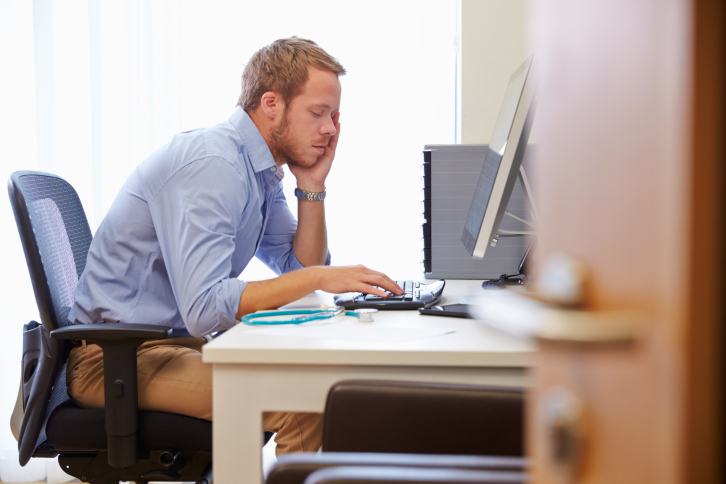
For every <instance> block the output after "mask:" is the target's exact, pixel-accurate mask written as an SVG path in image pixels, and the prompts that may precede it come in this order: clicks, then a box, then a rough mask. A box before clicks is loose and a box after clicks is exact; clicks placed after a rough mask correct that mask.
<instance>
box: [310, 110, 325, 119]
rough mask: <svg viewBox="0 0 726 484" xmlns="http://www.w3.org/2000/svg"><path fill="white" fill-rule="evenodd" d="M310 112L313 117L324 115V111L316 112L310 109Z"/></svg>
mask: <svg viewBox="0 0 726 484" xmlns="http://www.w3.org/2000/svg"><path fill="white" fill-rule="evenodd" d="M310 114H312V115H313V117H315V118H319V117H320V116H322V115H323V113H316V112H315V111H310Z"/></svg>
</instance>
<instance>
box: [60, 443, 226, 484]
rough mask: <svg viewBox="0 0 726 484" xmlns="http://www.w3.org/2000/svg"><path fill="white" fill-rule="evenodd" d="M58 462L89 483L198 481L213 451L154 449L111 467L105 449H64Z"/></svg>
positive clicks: (69, 471) (66, 470) (210, 462)
mask: <svg viewBox="0 0 726 484" xmlns="http://www.w3.org/2000/svg"><path fill="white" fill-rule="evenodd" d="M58 462H59V464H60V466H61V468H62V469H63V470H64V471H65V472H66V473H67V474H70V475H72V476H74V477H77V478H78V479H80V480H81V481H84V482H90V483H99V484H106V483H118V482H119V481H136V482H148V481H197V480H198V479H199V478H200V476H204V475H206V474H207V473H208V472H209V470H210V469H211V465H212V454H211V453H210V452H206V451H186V452H172V451H154V452H151V453H149V455H148V456H147V457H146V458H144V459H140V460H138V461H137V462H136V463H135V464H134V465H132V466H130V467H126V468H123V469H115V468H113V467H110V466H109V465H108V454H107V453H106V452H96V453H87V452H64V453H62V454H61V455H60V456H59V457H58Z"/></svg>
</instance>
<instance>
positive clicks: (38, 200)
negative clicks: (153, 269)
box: [8, 171, 269, 483]
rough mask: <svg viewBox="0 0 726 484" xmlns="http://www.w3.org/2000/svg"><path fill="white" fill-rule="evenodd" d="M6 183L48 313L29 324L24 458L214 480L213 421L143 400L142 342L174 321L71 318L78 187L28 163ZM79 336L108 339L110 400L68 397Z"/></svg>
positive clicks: (79, 222)
mask: <svg viewBox="0 0 726 484" xmlns="http://www.w3.org/2000/svg"><path fill="white" fill-rule="evenodd" d="M8 191H9V194H10V202H11V205H12V208H13V212H14V214H15V221H16V223H17V226H18V231H19V233H20V238H21V241H22V245H23V250H24V252H25V259H26V261H27V264H28V270H29V271H30V278H31V281H32V284H33V290H34V292H35V298H36V301H37V305H38V311H39V314H40V320H41V323H40V324H39V323H37V322H35V321H31V322H30V323H28V324H26V325H25V326H24V331H23V359H22V368H21V370H22V382H21V391H22V406H23V410H24V415H23V419H22V424H21V426H20V429H19V435H18V448H19V452H20V464H21V465H25V464H26V463H27V462H28V460H29V459H30V458H31V457H55V456H56V455H57V456H58V458H59V462H60V465H61V466H62V468H63V469H64V470H65V471H66V472H67V473H68V474H71V475H73V476H76V477H78V478H79V479H81V480H83V481H87V482H94V483H95V482H103V483H106V482H118V481H137V482H147V481H151V480H153V481H202V482H204V481H207V480H210V476H211V466H212V427H211V423H210V422H208V421H205V420H200V419H196V418H192V417H187V416H183V415H177V414H171V413H164V412H147V411H139V410H138V408H137V401H138V395H137V387H136V384H137V380H136V349H137V347H138V345H139V344H141V343H142V342H144V341H146V340H151V339H162V338H168V337H172V333H171V330H170V329H169V328H166V327H163V326H156V325H139V324H124V323H98V324H81V325H71V324H69V323H68V322H67V315H68V312H69V310H70V307H71V305H72V303H73V296H74V291H75V288H76V285H77V283H78V278H79V277H80V275H81V272H83V268H84V267H85V264H86V256H87V253H88V248H89V246H90V243H91V231H90V228H89V226H88V221H87V219H86V216H85V213H84V211H83V207H82V206H81V203H80V200H79V198H78V195H77V194H76V192H75V190H74V189H73V187H71V186H70V185H69V184H68V183H67V182H65V181H64V180H63V179H61V178H59V177H57V176H55V175H50V174H47V173H39V172H30V171H22V172H16V173H13V174H12V175H11V177H10V182H9V186H8ZM81 340H85V341H87V342H90V343H96V344H98V345H100V346H101V347H102V348H103V352H104V387H105V401H106V406H105V408H102V409H85V408H80V407H78V406H77V405H75V404H74V403H73V401H72V400H71V399H70V397H69V396H68V391H67V388H66V360H67V357H68V352H69V350H70V348H71V347H72V346H73V345H76V344H79V342H80V341H81ZM267 437H268V438H269V436H267Z"/></svg>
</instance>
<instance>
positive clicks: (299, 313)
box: [240, 307, 378, 326]
mask: <svg viewBox="0 0 726 484" xmlns="http://www.w3.org/2000/svg"><path fill="white" fill-rule="evenodd" d="M377 311H378V310H377V309H368V308H361V309H354V310H350V311H346V310H345V309H343V308H325V307H323V308H317V309H278V310H275V311H257V312H256V313H250V314H245V315H244V316H242V319H241V320H240V321H242V322H243V323H244V324H249V325H250V326H262V325H274V324H302V323H308V322H310V321H319V320H321V319H331V318H334V317H336V316H340V315H341V314H342V315H345V316H352V317H354V318H358V321H360V322H362V323H370V322H373V313H375V312H377Z"/></svg>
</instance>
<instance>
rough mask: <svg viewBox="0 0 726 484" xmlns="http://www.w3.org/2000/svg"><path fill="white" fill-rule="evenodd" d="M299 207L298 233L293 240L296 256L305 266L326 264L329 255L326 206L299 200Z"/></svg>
mask: <svg viewBox="0 0 726 484" xmlns="http://www.w3.org/2000/svg"><path fill="white" fill-rule="evenodd" d="M297 207H298V208H297V214H298V217H297V219H298V223H297V232H296V233H295V238H294V239H293V250H294V251H295V256H296V257H297V259H298V260H299V261H300V262H301V263H302V264H303V265H304V266H312V265H319V264H324V263H325V257H326V255H327V253H328V233H327V229H326V227H325V204H324V202H322V201H320V202H318V201H306V200H299V201H298V204H297Z"/></svg>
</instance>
